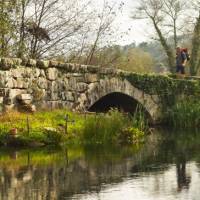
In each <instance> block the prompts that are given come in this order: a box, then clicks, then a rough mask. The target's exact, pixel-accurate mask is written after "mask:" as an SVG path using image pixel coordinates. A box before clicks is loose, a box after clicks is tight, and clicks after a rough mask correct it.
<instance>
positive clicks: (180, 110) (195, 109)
mask: <svg viewBox="0 0 200 200" xmlns="http://www.w3.org/2000/svg"><path fill="white" fill-rule="evenodd" d="M165 120H166V123H167V124H169V125H170V126H172V127H174V128H179V129H185V128H188V129H189V128H199V127H200V102H199V101H198V100H196V99H193V98H188V99H185V100H184V101H181V102H178V103H176V104H175V105H174V106H173V107H172V108H171V109H170V110H168V112H167V113H166V118H165Z"/></svg>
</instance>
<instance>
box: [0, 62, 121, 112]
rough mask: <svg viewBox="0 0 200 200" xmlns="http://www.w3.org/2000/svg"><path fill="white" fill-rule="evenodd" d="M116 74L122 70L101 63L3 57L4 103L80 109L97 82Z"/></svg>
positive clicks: (0, 100)
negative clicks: (97, 64)
mask: <svg viewBox="0 0 200 200" xmlns="http://www.w3.org/2000/svg"><path fill="white" fill-rule="evenodd" d="M116 73H119V71H116V70H114V69H111V68H99V67H98V66H86V65H77V64H69V63H59V62H55V61H42V60H38V61H36V60H32V59H27V60H21V59H17V58H13V59H10V58H1V59H0V104H1V105H2V108H3V109H4V110H10V109H13V108H18V107H19V106H20V107H21V105H26V106H28V105H32V104H34V105H36V106H37V107H41V108H59V107H68V108H76V107H78V104H80V103H81V102H82V101H83V100H85V98H86V97H85V93H86V91H87V90H88V89H89V88H92V87H93V84H94V83H96V82H98V81H99V80H100V78H103V77H104V76H105V75H106V76H107V77H109V76H114V75H115V74H116ZM82 104H83V103H82Z"/></svg>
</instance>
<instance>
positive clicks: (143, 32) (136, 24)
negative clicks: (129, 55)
mask: <svg viewBox="0 0 200 200" xmlns="http://www.w3.org/2000/svg"><path fill="white" fill-rule="evenodd" d="M114 1H116V2H119V0H114ZM122 1H123V2H124V8H123V11H122V14H120V15H119V16H118V19H117V21H118V23H119V24H120V29H122V30H124V31H126V30H127V29H128V28H130V32H129V33H128V35H126V36H124V37H123V39H122V41H119V43H120V44H122V45H123V44H130V43H132V42H135V43H136V44H138V43H141V42H144V41H148V40H149V35H148V32H147V30H149V29H148V24H147V21H144V20H134V19H132V18H131V15H132V13H133V10H134V8H135V7H136V6H137V5H138V0H122Z"/></svg>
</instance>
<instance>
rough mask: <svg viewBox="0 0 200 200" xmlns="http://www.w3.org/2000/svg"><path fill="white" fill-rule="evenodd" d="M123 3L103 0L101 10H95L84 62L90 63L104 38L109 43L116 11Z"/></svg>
mask: <svg viewBox="0 0 200 200" xmlns="http://www.w3.org/2000/svg"><path fill="white" fill-rule="evenodd" d="M123 5H124V3H123V2H121V3H119V4H116V3H113V4H109V3H108V1H106V0H104V2H103V6H102V10H101V11H100V12H98V11H96V16H94V18H95V24H96V26H94V27H93V30H92V31H91V32H92V35H93V36H92V37H90V38H91V39H90V40H91V42H89V43H91V45H90V46H89V47H88V53H87V56H86V60H85V64H92V60H93V58H94V55H95V52H96V51H97V50H99V49H98V48H102V47H103V46H105V45H106V39H107V37H108V38H109V43H111V37H112V36H113V35H114V29H113V24H114V21H115V19H116V16H117V13H118V12H119V11H120V10H121V9H122V7H123ZM109 36H111V37H109ZM92 41H93V42H92Z"/></svg>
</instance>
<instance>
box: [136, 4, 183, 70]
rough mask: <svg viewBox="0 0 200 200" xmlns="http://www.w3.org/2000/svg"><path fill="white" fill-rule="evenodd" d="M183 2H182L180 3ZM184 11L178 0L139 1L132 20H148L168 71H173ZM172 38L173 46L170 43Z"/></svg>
mask: <svg viewBox="0 0 200 200" xmlns="http://www.w3.org/2000/svg"><path fill="white" fill-rule="evenodd" d="M182 2H183V1H182ZM183 10H184V3H181V1H180V0H140V5H139V7H137V9H136V14H135V15H134V16H133V18H134V19H141V18H142V19H149V20H150V21H151V23H152V25H153V27H154V29H155V31H156V34H157V36H158V40H159V41H160V43H161V45H162V47H163V49H164V51H165V53H166V55H167V62H168V66H169V68H170V71H172V72H173V71H174V65H175V55H174V48H175V47H176V46H177V44H178V33H177V32H178V31H180V28H179V27H178V24H179V19H180V18H181V16H182V11H183ZM170 37H172V38H173V43H172V44H173V45H172V44H171V42H170V40H169V39H170Z"/></svg>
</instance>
